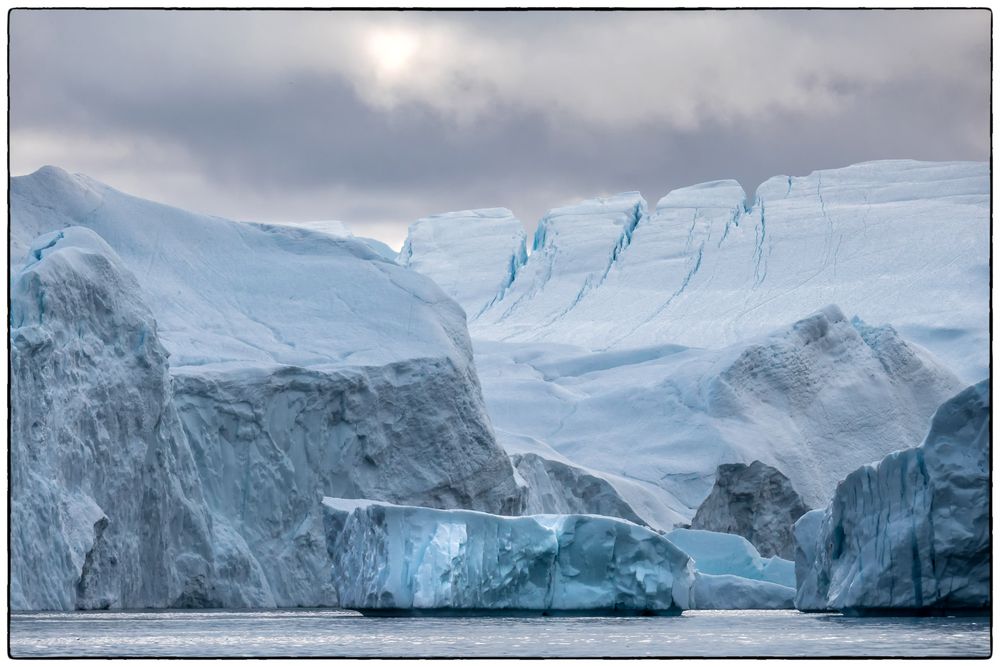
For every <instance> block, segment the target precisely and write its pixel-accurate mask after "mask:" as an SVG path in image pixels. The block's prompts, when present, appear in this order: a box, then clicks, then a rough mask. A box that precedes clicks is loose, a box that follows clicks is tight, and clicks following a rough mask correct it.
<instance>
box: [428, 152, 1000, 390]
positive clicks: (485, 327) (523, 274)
mask: <svg viewBox="0 0 1000 667" xmlns="http://www.w3.org/2000/svg"><path fill="white" fill-rule="evenodd" d="M989 192H990V189H989V169H988V165H986V164H985V163H973V162H942V163H936V162H916V161H911V160H887V161H879V162H868V163H863V164H858V165H853V166H850V167H845V168H842V169H828V170H822V171H816V172H813V173H812V174H810V175H808V176H803V177H789V176H777V177H774V178H771V179H769V180H768V181H766V182H765V183H763V184H762V185H761V186H760V187H759V188H758V190H757V193H756V196H755V197H753V198H752V199H748V198H747V197H746V196H745V195H744V192H743V189H742V188H741V187H740V185H739V184H738V183H736V182H735V181H716V182H712V183H703V184H700V185H696V186H692V187H689V188H683V189H680V190H676V191H674V192H671V193H670V194H668V195H667V196H665V197H663V198H662V199H661V200H660V202H659V203H658V204H657V206H656V210H655V211H653V212H652V213H651V214H649V215H645V216H643V215H642V213H643V210H644V208H645V206H644V203H643V202H642V200H641V198H640V197H639V195H638V194H637V193H631V194H628V195H620V196H618V197H615V198H611V199H608V200H596V201H589V202H584V203H581V204H580V205H579V206H577V207H570V208H567V209H556V210H554V211H552V213H550V214H549V216H547V217H546V218H545V219H543V220H542V222H541V223H540V225H539V231H538V233H537V235H536V238H535V244H534V250H533V252H532V254H531V256H530V257H529V258H528V261H527V263H526V264H525V265H524V266H523V267H521V268H520V269H519V270H518V271H517V274H516V276H515V280H514V283H513V284H512V285H511V287H510V289H508V290H507V291H506V292H505V293H504V295H503V298H501V299H499V300H497V301H496V302H495V303H494V304H493V305H492V306H491V307H490V308H488V309H487V310H486V311H484V312H483V313H482V314H481V315H479V317H478V318H475V319H474V320H473V321H472V322H471V324H470V327H471V330H472V335H473V337H474V338H477V339H486V340H504V341H522V342H524V341H550V342H559V343H567V344H572V345H578V346H581V347H584V348H587V349H591V350H609V349H627V348H638V347H645V346H651V345H659V344H663V343H674V344H680V345H687V346H698V347H722V346H725V345H731V344H735V343H738V342H739V341H741V340H744V339H746V338H749V337H753V336H757V335H761V334H764V333H767V332H769V331H772V330H774V329H776V328H778V327H780V326H783V325H784V324H786V323H787V322H789V321H791V320H794V319H795V318H796V317H801V316H802V315H804V314H805V313H808V312H811V311H813V310H815V309H816V308H818V307H820V306H821V305H822V304H826V303H837V304H839V305H840V306H841V307H842V308H843V309H844V311H845V312H846V313H848V314H849V315H852V316H853V315H858V316H859V317H861V318H862V319H863V320H865V321H867V322H873V323H878V324H882V323H891V324H892V325H893V326H895V327H896V329H897V330H898V331H899V332H900V333H901V334H903V335H904V336H905V337H906V338H907V339H909V340H912V341H914V342H916V343H918V344H920V345H922V346H925V347H927V348H928V349H930V350H931V351H932V352H933V353H934V354H935V355H936V356H938V357H939V358H941V359H942V360H943V361H944V362H945V363H946V364H948V365H949V366H950V367H951V368H952V369H953V370H955V372H957V373H958V374H959V375H960V376H961V377H962V378H963V379H964V380H966V381H969V382H971V381H974V380H977V379H979V378H981V377H983V376H984V375H985V374H986V369H987V367H988V363H989V362H988V340H989V329H988V312H989V248H990V243H989ZM486 243H489V239H484V240H483V244H486ZM460 252H461V251H460V250H459V249H458V248H457V247H456V249H455V251H454V252H453V253H452V254H454V255H456V256H457V255H458V254H459V253H460ZM438 253H439V254H444V255H447V254H448V250H447V248H443V247H442V248H439V249H438ZM476 254H477V256H485V255H486V254H487V251H486V250H484V249H477V251H476Z"/></svg>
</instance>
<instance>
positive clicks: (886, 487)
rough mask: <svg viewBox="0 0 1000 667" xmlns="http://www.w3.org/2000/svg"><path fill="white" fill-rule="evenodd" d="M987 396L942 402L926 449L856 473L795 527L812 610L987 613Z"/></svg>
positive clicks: (801, 597) (971, 392)
mask: <svg viewBox="0 0 1000 667" xmlns="http://www.w3.org/2000/svg"><path fill="white" fill-rule="evenodd" d="M989 455H990V387H989V381H987V380H984V381H982V382H980V383H979V384H977V385H974V386H972V387H969V388H968V389H966V390H965V391H963V392H961V393H960V394H958V395H957V396H955V397H954V398H952V399H951V400H949V401H947V402H946V403H944V404H943V405H942V406H941V407H940V409H939V410H938V411H937V412H936V413H935V415H934V420H933V422H932V423H931V427H930V431H929V432H928V433H927V438H926V439H925V440H924V442H923V444H922V445H920V446H919V447H915V448H912V449H905V450H902V451H898V452H894V453H892V454H890V455H888V456H886V457H885V458H884V459H882V460H881V461H879V462H878V463H876V464H872V465H867V466H864V467H861V468H859V469H858V470H856V471H854V472H852V473H851V474H850V475H848V476H847V477H846V479H844V481H842V482H841V483H840V484H839V485H838V486H837V492H836V494H834V497H833V500H832V502H831V503H830V505H829V506H827V508H826V509H825V510H814V511H813V512H809V513H808V514H806V515H805V516H803V517H802V518H801V519H800V520H799V522H798V523H797V524H796V527H795V533H796V539H797V540H798V542H799V549H798V552H797V554H796V563H795V565H796V577H797V579H798V593H797V597H796V606H797V607H799V608H800V609H805V610H824V609H839V610H846V611H851V612H858V613H863V612H866V611H874V612H885V611H890V610H895V611H902V610H934V609H938V610H947V609H978V610H983V611H985V610H986V609H988V608H989V605H990V560H991V559H990V477H989V476H990V465H989Z"/></svg>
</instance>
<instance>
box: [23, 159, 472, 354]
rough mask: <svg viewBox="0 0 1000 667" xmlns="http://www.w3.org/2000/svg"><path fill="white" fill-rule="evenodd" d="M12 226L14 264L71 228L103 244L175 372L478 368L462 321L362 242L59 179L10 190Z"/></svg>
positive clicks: (35, 177)
mask: <svg viewBox="0 0 1000 667" xmlns="http://www.w3.org/2000/svg"><path fill="white" fill-rule="evenodd" d="M11 216H12V220H11V228H12V232H11V236H12V238H11V260H12V262H16V261H18V260H19V259H20V258H21V257H23V248H25V247H26V243H27V242H29V241H30V239H33V238H34V237H35V236H38V235H39V234H41V233H43V232H47V231H51V230H53V229H58V228H61V227H65V226H68V225H71V224H76V225H81V226H84V227H89V228H90V229H93V230H94V231H95V232H97V233H98V234H99V235H100V236H101V238H103V239H104V240H105V241H107V243H108V245H110V246H111V247H112V248H114V249H115V251H116V252H117V253H118V255H119V256H120V257H121V258H122V261H124V262H125V264H126V266H128V267H129V268H130V269H131V270H132V272H133V273H134V274H135V276H136V278H137V279H138V281H139V284H140V285H141V286H142V288H143V291H144V293H145V294H146V297H147V298H146V301H147V303H149V306H150V308H151V309H152V310H153V313H154V315H155V316H156V320H157V323H158V325H159V327H160V336H161V339H162V341H163V344H164V346H165V347H166V348H167V349H168V350H169V351H170V355H171V359H170V365H171V367H172V368H179V367H183V366H205V365H208V364H226V363H231V362H241V363H247V362H249V363H263V364H274V363H277V364H288V365H296V366H304V367H343V366H359V365H372V364H385V363H390V362H393V361H399V360H402V359H417V358H441V357H449V358H452V359H453V360H455V362H456V364H459V365H461V366H468V365H469V343H468V340H469V339H468V333H467V330H466V326H465V322H464V320H465V317H464V313H463V312H462V310H461V308H459V307H458V305H457V304H455V303H454V302H453V301H452V300H450V299H449V298H447V297H446V296H445V295H444V294H443V293H442V292H441V291H440V289H438V288H437V286H436V285H434V284H433V283H432V282H431V281H429V280H423V279H420V278H419V277H417V276H416V275H415V274H414V273H413V272H411V271H407V270H406V269H404V268H402V267H399V266H397V265H396V264H395V263H391V262H386V261H383V260H382V259H381V258H380V257H378V256H377V255H376V253H374V252H373V251H372V250H370V249H369V247H368V246H367V245H365V244H364V243H362V242H360V241H358V240H355V239H353V238H336V237H333V236H330V235H328V234H323V233H317V232H313V231H311V230H307V229H303V228H295V227H288V226H282V225H257V224H245V223H235V222H231V221H229V220H224V219H221V218H215V217H211V216H203V215H198V214H194V213H189V212H187V211H182V210H180V209H176V208H172V207H169V206H164V205H162V204H157V203H154V202H150V201H146V200H143V199H139V198H137V197H132V196H129V195H127V194H124V193H121V192H118V191H117V190H114V189H113V188H110V187H108V186H106V185H103V184H101V183H98V182H96V181H94V180H92V179H90V178H87V177H86V176H82V175H71V174H68V173H66V172H65V171H62V170H61V169H58V168H54V167H45V168H42V169H40V170H38V171H37V172H35V173H34V174H31V175H29V176H23V177H19V178H14V179H11Z"/></svg>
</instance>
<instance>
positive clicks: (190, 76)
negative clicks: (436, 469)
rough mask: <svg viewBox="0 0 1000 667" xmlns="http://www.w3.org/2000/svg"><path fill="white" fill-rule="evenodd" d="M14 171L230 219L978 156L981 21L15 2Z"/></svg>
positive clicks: (411, 210)
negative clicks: (58, 172)
mask: <svg viewBox="0 0 1000 667" xmlns="http://www.w3.org/2000/svg"><path fill="white" fill-rule="evenodd" d="M10 34H11V43H10V91H11V136H10V149H11V165H12V171H13V172H14V173H15V174H18V173H25V172H28V171H32V170H34V169H35V168H37V167H38V166H41V165H42V164H58V165H60V166H63V167H65V168H67V169H70V170H73V171H82V172H85V173H88V174H90V175H92V176H94V177H96V178H98V179H101V180H104V181H106V182H109V183H110V184H112V185H114V186H116V187H119V188H120V189H123V190H127V191H130V192H133V193H135V194H139V195H141V196H145V197H149V198H153V199H158V200H161V201H166V202H168V203H172V204H175V205H178V206H182V207H185V208H191V209H195V210H202V211H206V212H211V213H216V214H219V215H224V216H227V217H232V218H237V219H252V220H293V219H299V220H304V219H330V218H336V219H341V220H344V221H346V222H348V224H350V225H351V227H352V228H353V229H354V230H355V231H356V232H357V233H362V234H368V235H373V236H377V237H380V238H382V239H384V240H386V241H388V242H390V243H392V244H394V245H398V244H399V242H400V241H401V240H402V238H403V236H404V235H405V228H406V225H407V224H408V223H409V222H411V221H412V220H414V219H416V218H418V217H421V216H423V215H426V214H429V213H434V212H440V211H444V210H456V209H461V208H471V207H478V206H508V207H510V208H512V209H513V210H514V211H515V213H516V214H518V215H519V216H520V217H521V218H522V220H524V221H525V222H526V223H527V224H528V226H529V227H530V226H532V225H533V223H534V222H535V221H536V220H537V218H538V217H539V216H540V215H542V214H543V213H544V212H545V210H546V209H547V208H550V207H552V206H556V205H560V204H563V203H567V202H569V201H572V200H574V199H577V198H582V197H585V196H591V195H595V194H604V193H612V192H616V191H621V190H629V189H640V190H642V192H643V193H644V194H645V195H646V196H647V198H648V199H650V200H651V203H655V199H656V198H658V197H659V196H661V195H663V194H665V193H666V192H667V191H669V190H670V189H672V188H674V187H679V186H683V185H689V184H692V183H696V182H699V181H704V180H713V179H717V178H737V179H739V180H740V181H741V182H742V183H743V184H744V187H746V188H747V189H748V191H749V192H751V193H752V190H753V188H754V187H755V186H756V185H757V184H758V183H759V182H760V181H762V180H764V179H765V178H767V177H769V176H772V175H775V174H779V173H789V174H803V173H808V172H809V171H812V170H813V169H817V168H824V167H833V166H841V165H844V164H849V163H852V162H859V161H863V160H870V159H880V158H895V157H911V158H918V159H975V160H983V159H987V158H988V155H989V92H990V89H989V87H990V64H989V49H990V14H989V13H988V12H986V11H982V10H978V11H957V10H956V11H708V12H527V13H525V12H503V13H491V12H461V13H456V12H250V11H243V12H176V11H175V12H162V11H144V12H127V11H86V12H80V11H41V10H30V11H24V10H19V11H14V12H13V13H12V15H11V26H10Z"/></svg>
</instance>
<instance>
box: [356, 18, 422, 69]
mask: <svg viewBox="0 0 1000 667" xmlns="http://www.w3.org/2000/svg"><path fill="white" fill-rule="evenodd" d="M417 46H418V40H417V36H416V35H415V34H413V33H412V32H408V31H405V30H400V29H394V30H379V31H376V32H373V33H371V35H369V37H368V39H367V47H368V53H369V54H370V55H371V57H372V58H373V59H374V60H375V64H376V66H377V67H378V69H379V71H380V72H382V73H383V74H390V75H391V74H397V73H399V72H400V71H402V70H403V69H404V68H405V67H406V65H407V64H408V63H409V62H410V61H411V60H412V59H413V56H414V55H415V54H416V52H417Z"/></svg>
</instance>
